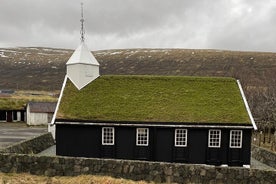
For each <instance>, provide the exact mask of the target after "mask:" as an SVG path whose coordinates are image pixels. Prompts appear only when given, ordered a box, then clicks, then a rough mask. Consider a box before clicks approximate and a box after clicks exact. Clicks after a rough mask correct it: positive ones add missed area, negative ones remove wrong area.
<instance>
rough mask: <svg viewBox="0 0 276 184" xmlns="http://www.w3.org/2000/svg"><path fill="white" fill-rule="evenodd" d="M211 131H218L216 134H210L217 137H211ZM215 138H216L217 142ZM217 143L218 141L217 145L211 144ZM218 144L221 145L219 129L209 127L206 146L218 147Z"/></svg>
mask: <svg viewBox="0 0 276 184" xmlns="http://www.w3.org/2000/svg"><path fill="white" fill-rule="evenodd" d="M212 132H218V134H217V133H216V134H212V135H213V136H214V135H218V138H216V137H212V138H211V133H212ZM216 139H218V142H217V140H216ZM214 141H216V142H214ZM211 143H212V144H211ZM217 143H218V145H213V144H217ZM220 146H221V130H220V129H210V130H209V132H208V148H220Z"/></svg>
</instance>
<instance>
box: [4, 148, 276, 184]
mask: <svg viewBox="0 0 276 184" xmlns="http://www.w3.org/2000/svg"><path fill="white" fill-rule="evenodd" d="M0 172H5V173H9V172H17V173H22V172H24V173H31V174H36V175H46V176H56V175H60V176H75V175H80V174H93V175H109V176H113V177H120V178H121V177H122V178H128V179H132V180H147V181H154V182H157V183H166V182H167V183H256V184H258V183H267V184H268V183H275V178H276V171H273V170H258V169H248V168H239V167H214V166H203V165H189V164H173V163H158V162H145V161H130V160H111V159H95V158H74V157H59V156H57V157H49V156H37V155H27V154H8V153H2V154H0Z"/></svg>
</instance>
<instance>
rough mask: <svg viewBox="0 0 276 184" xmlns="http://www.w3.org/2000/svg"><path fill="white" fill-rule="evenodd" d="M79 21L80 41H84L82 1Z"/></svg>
mask: <svg viewBox="0 0 276 184" xmlns="http://www.w3.org/2000/svg"><path fill="white" fill-rule="evenodd" d="M80 22H81V31H80V33H81V41H82V42H84V33H85V32H84V18H83V3H81V19H80Z"/></svg>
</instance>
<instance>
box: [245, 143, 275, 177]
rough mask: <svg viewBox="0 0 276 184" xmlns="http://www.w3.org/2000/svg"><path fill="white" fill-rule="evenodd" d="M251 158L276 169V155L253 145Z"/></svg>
mask: <svg viewBox="0 0 276 184" xmlns="http://www.w3.org/2000/svg"><path fill="white" fill-rule="evenodd" d="M251 156H252V157H253V158H255V159H256V160H258V161H260V162H262V163H264V164H266V165H269V166H270V167H273V168H275V169H276V153H273V152H272V151H269V150H267V149H264V148H260V147H258V146H255V145H253V144H252V145H251ZM275 180H276V179H275Z"/></svg>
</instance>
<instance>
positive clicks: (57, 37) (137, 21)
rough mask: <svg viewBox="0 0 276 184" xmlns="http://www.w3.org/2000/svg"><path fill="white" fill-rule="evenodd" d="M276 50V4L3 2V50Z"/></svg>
mask: <svg viewBox="0 0 276 184" xmlns="http://www.w3.org/2000/svg"><path fill="white" fill-rule="evenodd" d="M80 2H84V18H85V31H86V34H85V39H86V43H87V45H88V47H89V48H90V49H91V50H103V49H120V48H191V49H193V48H195V49H227V50H247V51H248V50H249V51H272V52H276V1H275V0H83V1H80V0H0V24H1V25H0V47H15V46H24V47H25V46H26V47H29V46H40V47H56V48H69V49H75V48H76V47H77V46H78V44H79V43H80V21H79V20H80Z"/></svg>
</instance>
